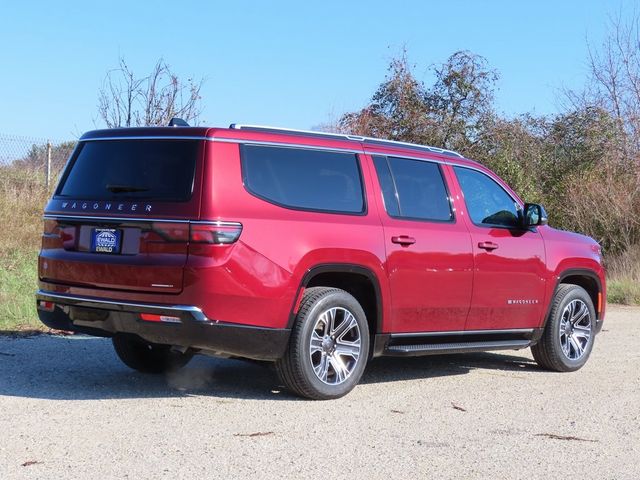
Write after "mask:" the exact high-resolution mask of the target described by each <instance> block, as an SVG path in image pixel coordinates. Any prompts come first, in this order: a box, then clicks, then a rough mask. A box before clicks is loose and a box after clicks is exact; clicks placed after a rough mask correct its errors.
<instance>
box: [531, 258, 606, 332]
mask: <svg viewBox="0 0 640 480" xmlns="http://www.w3.org/2000/svg"><path fill="white" fill-rule="evenodd" d="M562 283H567V284H571V285H577V286H579V287H582V288H584V289H585V290H586V292H587V293H588V294H589V297H590V298H591V301H592V302H593V305H594V308H595V311H596V320H601V319H602V318H601V316H602V305H599V304H600V303H601V302H604V301H605V299H604V298H603V295H602V294H603V290H602V282H601V281H600V277H599V276H598V274H597V273H596V272H594V271H593V270H588V269H584V268H570V269H567V270H564V271H562V273H560V275H558V280H557V281H556V285H555V287H554V289H553V296H552V297H551V299H550V300H549V306H548V307H547V314H546V315H545V317H544V325H543V327H544V326H546V324H547V321H548V319H549V312H550V310H551V305H552V303H553V297H554V296H555V294H556V292H557V291H558V287H559V286H560V284H562ZM599 307H600V308H599Z"/></svg>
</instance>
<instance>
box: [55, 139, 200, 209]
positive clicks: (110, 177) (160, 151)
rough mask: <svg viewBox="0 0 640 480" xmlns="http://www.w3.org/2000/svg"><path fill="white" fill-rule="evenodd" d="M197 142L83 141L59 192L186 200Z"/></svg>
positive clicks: (97, 197)
mask: <svg viewBox="0 0 640 480" xmlns="http://www.w3.org/2000/svg"><path fill="white" fill-rule="evenodd" d="M198 151H199V141H198V140H101V141H88V142H81V143H80V146H79V147H78V150H77V151H76V152H75V154H74V156H73V158H72V159H71V163H70V166H69V169H67V171H66V173H65V176H64V178H63V179H62V181H61V182H60V186H59V187H58V190H57V191H56V195H57V196H60V197H69V198H77V199H91V200H127V199H131V200H156V201H170V202H186V201H188V200H189V199H190V198H191V193H192V191H193V180H194V175H195V169H196V157H197V155H198Z"/></svg>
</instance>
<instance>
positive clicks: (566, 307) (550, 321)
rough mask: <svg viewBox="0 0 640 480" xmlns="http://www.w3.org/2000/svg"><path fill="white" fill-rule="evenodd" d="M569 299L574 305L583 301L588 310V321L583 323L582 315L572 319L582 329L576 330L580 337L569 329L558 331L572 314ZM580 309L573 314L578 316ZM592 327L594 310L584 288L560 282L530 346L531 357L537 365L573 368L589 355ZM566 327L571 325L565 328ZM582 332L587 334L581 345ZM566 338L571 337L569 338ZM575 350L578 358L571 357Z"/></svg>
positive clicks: (559, 370)
mask: <svg viewBox="0 0 640 480" xmlns="http://www.w3.org/2000/svg"><path fill="white" fill-rule="evenodd" d="M572 302H573V305H576V307H575V308H578V307H577V306H582V305H584V306H586V309H587V310H588V312H586V313H587V314H588V320H589V325H588V326H587V325H586V321H585V319H583V320H581V321H580V322H576V323H577V324H579V325H580V326H581V327H582V328H581V330H583V332H578V333H580V335H581V337H580V338H575V337H574V336H573V333H571V335H568V334H567V333H561V329H562V331H563V332H565V330H566V329H565V327H563V325H565V326H566V324H567V323H569V324H571V321H568V320H570V319H571V318H572V311H571V307H570V304H572ZM581 312H582V313H585V311H584V310H581ZM582 313H580V312H577V311H576V313H575V316H576V317H579V316H580V315H582ZM563 318H564V320H563ZM585 318H586V317H585ZM595 327H596V312H595V309H594V307H593V301H592V300H591V297H590V296H589V294H588V293H587V292H586V290H585V289H584V288H582V287H580V286H578V285H570V284H565V283H563V284H560V286H559V287H558V289H557V290H556V293H555V295H554V297H553V300H552V304H551V310H550V311H549V317H548V318H547V324H546V326H545V329H544V332H543V334H542V338H541V339H540V341H539V342H538V343H536V344H535V345H533V346H532V347H531V352H532V353H533V358H534V359H535V360H536V362H537V363H538V365H540V366H541V367H542V368H546V369H548V370H554V371H556V372H573V371H576V370H578V369H579V368H581V367H582V366H583V365H584V364H585V363H587V360H588V359H589V355H591V350H592V349H593V342H594V340H595V334H596V332H595ZM567 328H569V327H567ZM569 330H571V329H570V328H569ZM586 333H589V338H588V339H587V340H586V342H585V343H584V345H583V343H582V342H583V341H584V335H585V334H586ZM562 337H564V339H565V341H564V343H565V345H567V348H565V349H563V340H562ZM569 338H571V339H572V340H571V341H570V340H569ZM574 338H575V340H574ZM567 342H568V343H567ZM572 342H573V343H572ZM578 342H579V343H578ZM579 353H580V356H579V357H578V358H571V356H572V354H573V356H577V355H578V354H579Z"/></svg>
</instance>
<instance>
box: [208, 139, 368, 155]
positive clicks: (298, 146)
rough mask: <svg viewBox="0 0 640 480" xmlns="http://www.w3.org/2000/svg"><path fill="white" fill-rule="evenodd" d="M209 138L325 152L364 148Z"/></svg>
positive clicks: (356, 152) (352, 151) (218, 140)
mask: <svg viewBox="0 0 640 480" xmlns="http://www.w3.org/2000/svg"><path fill="white" fill-rule="evenodd" d="M207 140H208V141H210V142H214V143H215V142H218V143H241V144H243V145H256V146H264V147H281V148H296V149H304V150H320V151H324V152H338V153H340V152H342V153H353V154H362V153H363V151H362V149H354V148H341V147H322V146H316V145H308V144H305V143H288V142H269V141H263V140H241V139H238V138H225V137H207Z"/></svg>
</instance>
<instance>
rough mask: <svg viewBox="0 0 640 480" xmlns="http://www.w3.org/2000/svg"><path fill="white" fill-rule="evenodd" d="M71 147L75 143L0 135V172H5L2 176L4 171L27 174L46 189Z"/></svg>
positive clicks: (67, 156) (58, 171)
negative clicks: (25, 172) (21, 171)
mask: <svg viewBox="0 0 640 480" xmlns="http://www.w3.org/2000/svg"><path fill="white" fill-rule="evenodd" d="M75 146H76V141H75V140H70V141H60V140H48V139H44V138H35V137H23V136H17V135H6V134H2V133H0V169H3V170H5V172H4V173H5V174H6V173H7V172H6V170H7V169H10V170H24V171H28V172H30V173H31V178H34V179H38V180H40V181H41V182H42V183H43V184H44V185H45V187H46V188H47V189H49V188H50V187H51V186H53V185H55V182H56V180H57V178H58V175H59V174H60V171H61V170H62V167H64V164H65V163H66V161H67V159H68V158H69V155H70V154H71V152H72V151H73V149H74V148H75Z"/></svg>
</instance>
